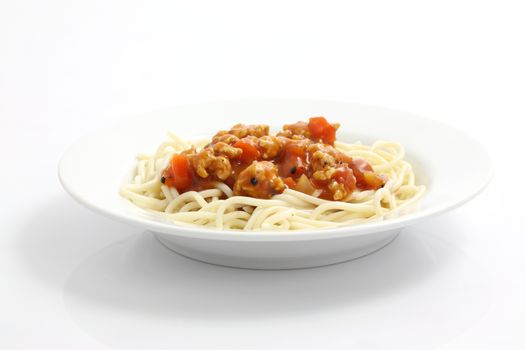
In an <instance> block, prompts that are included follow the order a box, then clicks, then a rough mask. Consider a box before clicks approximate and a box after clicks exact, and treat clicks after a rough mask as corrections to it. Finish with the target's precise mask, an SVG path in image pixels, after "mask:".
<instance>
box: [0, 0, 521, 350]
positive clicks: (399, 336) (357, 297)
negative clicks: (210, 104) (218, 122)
mask: <svg viewBox="0 0 525 350" xmlns="http://www.w3.org/2000/svg"><path fill="white" fill-rule="evenodd" d="M524 15H525V13H524V8H523V6H522V2H521V1H464V0H459V1H458V0H456V1H404V0H402V1H340V2H337V1H315V2H314V1H264V2H262V1H261V2H250V1H238V2H234V1H220V2H218V1H217V2H214V1H192V2H190V1H186V2H179V1H166V2H160V1H144V2H140V1H76V2H74V1H59V0H57V1H3V2H2V3H1V4H0V146H1V155H2V157H1V171H0V180H1V184H2V192H1V200H0V207H1V210H0V348H2V349H112V348H115V349H164V348H166V349H168V348H169V349H174V348H175V349H232V350H233V349H352V348H355V349H427V348H435V347H439V348H440V349H446V350H452V349H461V350H463V349H468V348H475V349H494V348H502V349H523V348H525V332H521V331H523V329H524V324H525V301H524V295H525V278H524V275H525V274H524V268H525V254H523V244H525V230H524V225H523V203H524V202H523V198H524V197H525V185H524V183H523V182H524V179H525V175H524V173H525V166H524V164H525V142H524V140H523V128H522V127H521V125H520V121H521V120H522V119H523V117H524V116H525V113H524V112H525V105H524V103H523V100H524V97H525V68H524V67H525V51H524V33H525V21H524V20H523V18H524ZM242 97H255V98H258V97H313V98H324V99H338V100H346V101H355V102H362V103H370V104H377V105H384V106H388V107H392V108H398V109H402V110H407V111H410V112H415V113H419V114H422V115H425V116H427V117H431V118H434V119H439V120H442V121H444V122H446V123H448V124H450V125H453V126H455V127H458V128H461V129H463V130H465V131H467V132H468V133H470V134H471V135H472V136H474V137H476V138H478V139H479V140H481V141H482V142H483V143H484V144H485V145H486V146H487V147H488V148H489V150H490V153H491V155H492V156H493V159H494V165H495V167H496V176H495V178H494V179H493V181H492V183H491V185H490V186H489V187H488V188H487V190H486V191H485V192H484V193H483V194H482V195H480V196H479V197H477V198H476V199H475V200H474V201H472V202H470V203H468V204H467V205H465V206H464V207H462V208H460V209H458V210H455V211H454V212H452V213H449V214H446V215H443V216H441V217H439V218H436V219H433V220H432V221H429V222H426V223H422V224H419V225H416V226H413V227H411V228H409V229H407V230H406V231H405V232H404V234H402V235H401V236H400V237H399V238H398V239H397V240H396V241H395V242H393V243H392V244H391V245H389V246H388V247H386V248H385V249H383V250H382V251H380V252H378V253H376V254H373V255H371V256H368V257H365V258H362V259H358V260H356V261H353V262H349V263H346V264H340V265H335V266H331V267H326V268H319V269H311V270H299V271H287V272H275V271H274V272H268V271H266V272H264V271H259V272H257V271H247V270H236V269H228V268H221V267H216V266H210V265H206V264H202V263H198V262H194V261H190V260H187V259H184V258H182V257H179V256H177V255H175V254H172V253H170V252H169V251H167V250H166V249H164V248H163V247H162V246H160V245H159V243H158V242H157V241H155V240H154V239H153V238H152V237H151V236H150V235H148V234H146V233H142V232H140V231H138V230H136V229H134V228H131V227H128V226H126V225H123V224H119V223H115V222H112V221H110V220H108V219H105V218H102V217H100V216H98V215H96V214H94V213H92V212H90V211H88V210H87V209H84V208H82V207H80V206H79V205H78V204H77V203H76V202H74V201H73V200H72V199H70V198H69V197H68V196H67V195H66V194H65V192H64V191H63V190H62V189H61V187H60V185H59V183H58V180H57V176H56V166H57V162H58V160H59V158H60V156H61V154H62V153H63V152H64V150H65V149H66V147H67V146H68V145H69V144H70V143H72V142H73V141H74V140H76V139H77V138H79V137H80V136H82V135H83V134H85V133H86V132H88V131H90V130H95V129H98V128H102V127H105V126H108V125H112V124H114V123H117V122H121V123H122V122H125V120H126V119H125V118H126V116H128V115H133V114H138V113H142V112H147V111H150V110H155V109H160V108H163V107H169V106H173V105H177V104H182V103H191V102H199V101H209V100H220V99H236V98H242ZM181 122H189V121H181ZM349 122H350V121H349ZM443 142H447V140H443ZM450 171H453V172H456V173H457V176H462V170H461V169H450Z"/></svg>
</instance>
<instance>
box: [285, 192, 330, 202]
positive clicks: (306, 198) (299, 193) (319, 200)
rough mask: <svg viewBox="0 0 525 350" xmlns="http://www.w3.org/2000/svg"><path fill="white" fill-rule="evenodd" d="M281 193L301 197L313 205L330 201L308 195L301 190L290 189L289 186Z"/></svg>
mask: <svg viewBox="0 0 525 350" xmlns="http://www.w3.org/2000/svg"><path fill="white" fill-rule="evenodd" d="M283 193H284V194H289V195H291V196H294V197H297V198H299V199H302V200H303V201H305V202H308V203H311V204H313V205H321V204H324V203H329V202H330V201H327V200H324V199H321V198H317V197H312V196H309V195H307V194H306V193H302V192H299V191H295V190H291V189H289V188H287V189H285V190H284V192H283Z"/></svg>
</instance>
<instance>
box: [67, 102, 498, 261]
mask: <svg viewBox="0 0 525 350" xmlns="http://www.w3.org/2000/svg"><path fill="white" fill-rule="evenodd" d="M313 115H324V116H325V117H327V119H329V120H330V121H334V122H340V123H341V128H340V130H339V131H338V138H339V139H340V140H342V141H345V142H355V141H362V142H363V143H367V144H371V143H373V142H374V141H375V140H377V139H385V140H390V141H396V142H400V143H402V144H403V145H404V146H405V148H406V151H407V155H406V158H407V160H408V161H410V162H411V163H412V164H413V166H414V172H415V173H416V180H417V183H419V184H424V185H426V186H427V193H426V195H425V197H424V198H423V202H422V205H421V209H420V210H419V211H417V212H414V213H412V214H408V215H405V216H401V217H399V218H396V219H391V220H385V221H381V222H373V223H366V224H361V225H355V226H347V227H339V228H335V229H325V230H317V231H293V232H238V231H220V230H212V229H204V228H199V227H190V228H189V227H184V226H177V225H175V224H173V223H168V222H164V221H162V220H161V219H159V218H155V217H154V216H152V215H149V214H148V213H147V212H145V211H143V210H142V209H140V208H138V207H135V206H134V205H133V204H131V203H129V202H128V201H127V200H125V199H123V198H121V197H120V196H119V194H118V189H119V186H120V184H121V182H122V180H123V179H124V177H125V175H126V173H128V172H129V170H130V168H131V167H132V165H133V164H134V157H135V155H136V154H137V153H138V152H145V151H148V152H153V151H154V150H155V148H156V146H157V145H158V144H159V143H160V142H161V141H163V140H164V139H165V138H166V133H167V132H168V131H174V132H176V133H177V134H178V135H180V136H182V137H184V138H193V137H196V136H203V135H207V136H211V135H212V134H213V133H214V132H215V131H217V130H219V129H225V128H227V127H229V126H231V125H233V124H235V123H237V122H243V123H246V124H248V123H266V124H270V125H273V126H280V125H282V124H284V123H289V122H294V121H297V120H305V119H306V118H308V117H309V116H313ZM491 174H492V171H491V165H490V160H489V157H488V155H487V153H486V152H485V151H484V149H483V148H482V147H481V145H480V144H479V143H478V142H476V141H475V140H473V139H472V138H470V137H469V136H468V135H466V134H464V133H463V132H461V131H458V130H456V129H453V128H451V127H449V126H446V125H444V124H441V123H439V122H436V121H432V120H429V119H424V118H421V117H417V116H414V115H411V114H408V113H405V112H399V111H394V110H390V109H386V108H380V107H372V106H366V105H360V104H350V103H343V102H333V101H317V100H253V101H252V100H243V101H235V102H220V103H208V104H200V105H189V106H181V107H177V108H174V109H172V110H169V111H162V112H154V113H149V114H147V115H143V116H140V117H137V118H133V119H129V120H126V121H125V123H123V124H122V125H119V126H117V127H115V128H112V129H108V130H104V131H100V132H97V133H95V134H92V135H89V136H87V137H85V138H83V139H81V140H80V141H78V142H77V143H76V144H74V145H73V146H71V147H70V148H69V150H68V151H67V152H66V153H65V155H64V156H63V158H62V160H61V162H60V165H59V176H60V180H61V182H62V185H63V186H64V188H65V189H66V191H67V192H68V193H69V194H71V196H73V197H74V198H75V199H76V200H78V201H79V202H80V203H82V204H83V205H85V206H87V207H88V208H91V209H93V210H95V211H97V212H99V213H101V214H104V215H106V216H109V217H111V218H115V219H118V220H121V221H124V222H128V223H130V224H133V225H135V226H139V227H141V228H144V229H146V230H151V231H153V232H155V234H156V235H157V237H158V238H159V240H160V241H161V242H162V243H164V244H165V245H166V246H167V247H168V248H170V249H172V250H174V251H176V252H178V253H180V254H182V255H185V256H188V257H191V258H194V259H197V260H201V261H205V262H209V263H214V264H220V265H227V266H235V267H245V268H256V269H288V268H301V267H313V266H321V265H327V264H333V263H337V262H341V261H345V260H350V259H354V258H357V257H359V256H362V255H365V254H368V253H370V252H373V251H375V250H377V249H379V248H381V247H383V246H385V245H386V244H388V243H389V242H390V241H391V240H393V239H394V238H395V237H396V235H397V234H398V233H399V232H400V231H401V229H403V227H406V226H407V225H411V224H414V223H416V222H419V221H421V220H423V219H426V218H429V217H431V216H434V215H437V214H440V213H443V212H445V211H448V210H451V209H453V208H455V207H457V206H459V205H461V204H463V203H465V202H466V201H468V200H470V199H472V198H473V197H474V196H475V195H476V194H478V193H479V192H481V190H482V189H483V188H484V187H485V186H486V185H487V184H488V182H489V180H490V178H491Z"/></svg>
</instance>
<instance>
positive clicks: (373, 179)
mask: <svg viewBox="0 0 525 350" xmlns="http://www.w3.org/2000/svg"><path fill="white" fill-rule="evenodd" d="M350 166H351V168H352V170H353V172H354V176H355V178H356V182H357V187H358V188H360V189H362V190H377V189H379V188H381V187H382V186H383V184H384V179H383V178H382V177H381V176H379V175H377V174H376V173H374V170H373V169H372V166H371V165H370V163H368V162H367V161H366V160H364V159H361V158H354V159H353V160H352V163H351V164H350Z"/></svg>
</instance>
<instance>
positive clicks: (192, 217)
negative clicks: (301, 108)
mask: <svg viewBox="0 0 525 350" xmlns="http://www.w3.org/2000/svg"><path fill="white" fill-rule="evenodd" d="M169 137H170V138H169V140H168V141H166V142H163V143H161V144H160V146H159V147H158V148H157V150H156V152H155V153H154V154H153V155H151V156H148V155H145V154H140V155H138V157H137V164H136V166H135V168H134V170H133V175H132V177H131V179H130V181H128V182H127V183H125V184H123V185H122V186H121V188H120V193H121V195H122V196H124V197H125V198H127V199H129V200H130V201H132V202H133V203H134V204H136V205H137V206H139V207H141V208H144V209H146V210H149V211H151V212H155V213H159V214H161V215H162V216H163V217H165V218H166V219H168V220H170V221H172V222H174V223H177V224H188V225H198V226H205V227H209V228H215V229H222V230H225V229H226V230H264V231H275V230H303V229H319V228H332V227H338V226H341V225H353V224H360V223H364V222H370V221H377V220H383V219H389V218H393V217H396V216H399V215H403V214H406V213H408V212H411V211H413V210H415V209H416V208H417V204H418V202H419V200H420V199H421V197H422V195H423V193H424V191H425V187H424V186H421V185H416V179H415V175H414V172H413V170H412V166H411V165H410V163H408V162H407V161H406V160H405V159H404V157H405V150H404V148H403V146H402V145H400V144H399V143H395V142H388V141H377V142H375V143H374V144H373V145H372V146H366V145H363V144H360V143H356V144H348V143H342V142H337V141H336V142H335V144H334V147H335V148H336V149H338V150H339V151H341V152H343V153H345V154H347V155H349V156H351V157H359V158H363V159H365V160H366V161H368V162H369V163H370V164H371V165H372V167H373V170H374V172H376V173H378V174H382V175H385V176H386V177H387V178H388V181H387V182H386V183H385V184H384V186H383V187H382V188H380V189H378V190H375V191H374V190H365V191H359V190H355V191H354V192H352V193H351V194H350V195H349V196H348V197H347V198H345V199H344V200H342V201H332V200H325V199H321V198H318V197H316V196H315V193H314V195H307V194H305V193H302V192H298V191H295V190H292V189H289V188H287V189H285V190H284V192H282V193H280V194H277V195H274V196H273V197H272V198H270V199H258V198H252V197H245V196H234V194H233V192H232V189H231V188H230V187H228V186H227V185H226V184H224V183H220V182H219V183H218V184H217V185H216V188H213V189H206V190H203V191H199V192H197V191H189V192H185V193H181V194H179V193H178V191H177V190H176V189H175V188H173V187H168V186H166V185H165V184H162V183H161V181H160V179H161V176H162V172H163V170H164V169H165V168H166V166H167V165H168V164H169V162H170V159H171V157H172V156H173V154H175V153H177V152H181V151H183V150H185V149H188V148H189V147H191V146H195V147H197V149H198V148H200V147H202V146H203V145H205V144H206V142H202V141H198V142H189V141H184V140H182V139H181V138H179V137H178V136H177V135H175V134H173V133H169Z"/></svg>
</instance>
